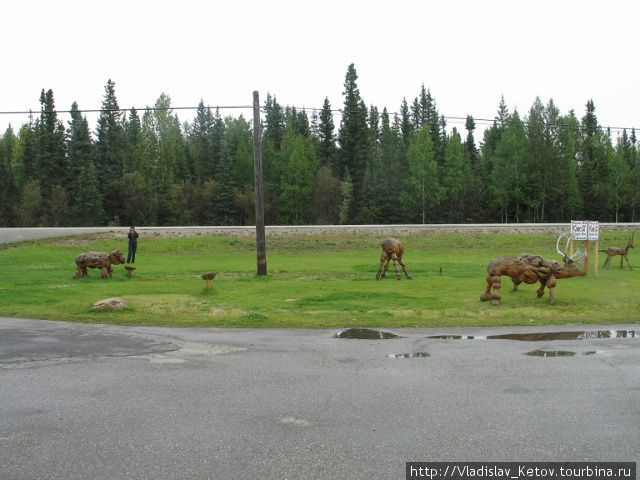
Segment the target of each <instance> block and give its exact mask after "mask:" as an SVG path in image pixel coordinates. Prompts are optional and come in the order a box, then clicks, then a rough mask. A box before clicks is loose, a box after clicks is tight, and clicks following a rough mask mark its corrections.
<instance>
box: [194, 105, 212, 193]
mask: <svg viewBox="0 0 640 480" xmlns="http://www.w3.org/2000/svg"><path fill="white" fill-rule="evenodd" d="M214 121H215V120H214V118H213V115H212V114H211V109H210V108H206V107H205V106H204V102H203V101H202V100H200V103H199V104H198V110H197V113H196V118H195V119H194V121H193V124H192V126H191V131H190V132H189V138H188V149H189V155H190V158H191V162H192V164H193V168H192V169H190V170H191V172H190V173H191V174H193V176H194V178H195V179H196V181H197V182H203V181H206V180H211V179H212V178H213V176H214V174H215V171H216V165H215V158H214V155H213V125H214Z"/></svg>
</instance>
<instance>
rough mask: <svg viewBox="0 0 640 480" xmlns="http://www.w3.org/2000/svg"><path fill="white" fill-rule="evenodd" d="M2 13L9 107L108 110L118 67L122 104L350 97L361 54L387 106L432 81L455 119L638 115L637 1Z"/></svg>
mask: <svg viewBox="0 0 640 480" xmlns="http://www.w3.org/2000/svg"><path fill="white" fill-rule="evenodd" d="M1 15H2V17H1V18H2V21H1V25H0V51H1V53H2V55H1V56H0V58H1V59H2V81H1V85H2V88H0V111H16V110H25V109H26V110H28V109H30V108H31V109H34V110H35V111H36V112H38V111H39V101H38V99H39V94H40V91H41V90H42V89H45V90H47V89H49V88H51V89H52V90H53V93H54V98H55V102H56V108H57V110H68V109H69V108H70V106H71V103H72V102H73V101H77V102H78V105H79V107H80V109H93V108H99V107H100V104H101V102H102V98H103V95H104V86H105V84H106V82H107V80H108V79H109V78H111V79H112V80H113V81H114V82H115V83H116V96H117V99H118V102H119V105H120V107H122V108H130V107H132V106H135V107H136V108H142V107H145V106H147V105H149V106H152V105H153V104H154V103H155V101H156V99H157V98H158V97H159V95H160V94H161V93H163V92H164V93H166V94H168V95H169V96H170V98H171V100H172V106H174V107H189V106H196V105H197V104H198V102H199V101H200V99H202V100H204V102H205V104H209V105H212V106H213V105H250V104H251V102H252V92H253V90H258V91H259V92H260V95H261V100H262V101H263V102H264V99H265V98H266V94H267V92H271V93H272V94H275V95H276V96H277V99H278V102H279V103H280V104H281V105H283V106H284V105H292V106H293V105H295V106H296V107H300V108H302V107H321V106H322V102H323V100H324V98H325V97H328V98H329V101H330V102H331V105H332V107H333V108H341V107H342V104H343V98H342V90H343V82H344V77H345V73H346V70H347V66H348V65H349V64H350V63H354V64H355V66H356V70H357V72H358V76H359V78H358V86H359V88H360V93H361V95H362V97H363V99H364V101H365V103H366V104H367V106H370V105H376V106H378V107H379V108H380V109H382V108H383V107H387V108H388V109H389V111H391V112H395V111H398V108H399V105H400V103H401V101H402V99H403V98H404V97H406V98H407V101H408V102H409V103H411V101H412V100H413V98H414V97H416V96H417V95H418V93H419V91H420V87H421V85H422V84H423V83H424V85H425V86H426V88H428V89H430V91H431V93H432V95H433V97H434V98H435V100H436V106H437V108H438V110H439V112H440V113H441V114H443V115H445V116H447V117H465V116H466V115H469V114H470V115H473V116H474V117H475V118H478V119H480V118H493V117H494V116H495V114H496V110H497V107H498V104H499V102H500V96H501V95H504V98H505V101H506V103H507V106H508V107H509V110H510V111H513V110H514V109H515V108H517V109H518V111H519V112H520V113H521V114H522V115H524V114H526V113H527V112H528V110H529V108H530V107H531V105H532V104H533V102H534V100H535V98H536V96H539V97H540V98H541V99H542V101H543V102H544V103H545V104H546V103H547V102H548V101H549V99H553V100H554V102H555V104H556V106H557V107H558V108H559V109H560V111H561V113H563V114H564V113H567V112H568V111H569V110H571V109H574V110H575V111H576V114H577V115H578V117H579V118H581V117H582V116H583V115H584V110H585V104H586V102H587V100H589V99H593V100H594V102H595V106H596V114H597V116H598V120H599V122H600V124H601V125H603V126H612V127H629V128H630V127H636V128H638V127H640V98H639V96H638V85H639V83H640V82H639V80H640V78H639V77H640V76H639V75H638V74H639V73H640V63H639V58H638V57H639V55H638V47H639V42H638V35H637V33H636V32H638V31H639V30H640V28H639V26H640V2H638V1H637V0H628V1H627V0H610V1H606V2H605V1H602V0H600V1H592V0H554V1H549V0H537V1H527V2H525V1H518V0H508V1H507V0H505V1H501V0H500V1H498V0H496V1H492V0H469V1H467V0H458V1H456V0H440V1H437V2H436V1H427V0H423V1H403V0H394V1H389V0H387V1H377V0H367V1H360V0H357V1H350V0H339V1H334V0H323V1H319V2H308V1H304V0H297V1H284V0H269V1H266V0H265V1H242V0H226V1H214V0H211V1H194V0H180V1H170V2H169V1H162V0H160V1H158V0H155V1H146V0H144V1H139V0H128V1H122V0H111V1H109V2H95V1H91V0H79V1H75V0H74V1H70V0H59V1H56V2H53V1H50V0H42V1H41V0H20V1H15V0H11V1H9V2H5V3H3V6H2V13H1ZM229 113H232V112H229V111H226V112H223V115H226V114H229ZM233 113H234V114H236V112H233ZM179 115H180V118H181V119H182V120H191V119H192V118H193V116H194V112H190V111H189V112H180V113H179ZM245 116H246V117H248V118H251V112H250V111H247V112H246V113H245ZM60 118H61V119H62V120H63V121H64V122H65V125H67V121H68V120H69V118H68V116H66V115H62V114H61V115H60ZM89 118H90V119H91V117H89ZM26 121H27V118H26V116H24V115H22V116H17V115H0V128H1V129H2V130H1V131H2V132H3V131H4V129H5V128H6V126H7V125H8V124H9V123H11V124H12V125H13V126H14V128H16V129H17V127H18V126H19V125H21V124H22V123H25V122H26ZM455 125H456V124H455V122H454V121H453V120H451V121H449V126H455ZM457 126H458V128H459V129H461V130H462V129H464V123H462V124H458V125H457ZM478 140H480V139H478Z"/></svg>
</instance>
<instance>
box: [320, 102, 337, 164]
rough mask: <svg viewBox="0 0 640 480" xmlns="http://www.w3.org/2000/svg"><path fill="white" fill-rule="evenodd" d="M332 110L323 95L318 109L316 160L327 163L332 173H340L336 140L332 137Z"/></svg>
mask: <svg viewBox="0 0 640 480" xmlns="http://www.w3.org/2000/svg"><path fill="white" fill-rule="evenodd" d="M334 128H335V127H334V123H333V112H332V111H331V104H330V103H329V99H328V98H327V97H325V99H324V103H323V104H322V110H321V111H320V124H319V125H318V135H319V139H318V140H319V142H318V160H319V161H320V164H321V165H328V166H329V167H330V168H331V169H332V170H333V173H334V175H336V174H338V175H339V174H340V172H339V171H337V168H336V160H335V157H336V140H335V137H334V133H333V132H334Z"/></svg>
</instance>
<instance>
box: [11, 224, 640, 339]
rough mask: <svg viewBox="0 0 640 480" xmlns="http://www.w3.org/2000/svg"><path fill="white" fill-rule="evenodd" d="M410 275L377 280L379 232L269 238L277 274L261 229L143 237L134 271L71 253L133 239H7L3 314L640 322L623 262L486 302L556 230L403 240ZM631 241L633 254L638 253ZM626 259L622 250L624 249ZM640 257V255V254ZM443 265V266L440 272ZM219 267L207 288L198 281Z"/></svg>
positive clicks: (251, 320) (339, 321)
mask: <svg viewBox="0 0 640 480" xmlns="http://www.w3.org/2000/svg"><path fill="white" fill-rule="evenodd" d="M627 237H628V235H627V234H626V233H624V232H623V233H607V232H601V240H600V245H601V248H605V247H606V246H609V245H620V246H624V245H625V243H626V239H627ZM400 238H401V240H402V242H403V243H404V244H405V247H406V252H405V258H404V260H405V263H406V264H407V268H408V270H409V273H411V275H413V277H414V278H413V280H406V279H404V278H403V280H402V281H399V282H398V281H397V280H396V279H395V275H394V274H393V266H391V267H390V272H389V274H388V275H387V278H385V279H381V280H380V281H376V279H375V274H376V270H377V267H378V261H379V257H380V248H379V246H378V242H379V238H378V237H375V236H372V235H355V234H354V235H314V236H307V235H302V236H272V237H268V238H267V263H268V271H269V274H268V276H267V277H258V276H256V275H255V272H256V254H255V241H254V239H253V238H245V237H228V236H222V235H214V236H196V237H181V238H160V237H154V238H141V239H140V243H139V248H138V254H137V257H136V258H137V260H136V264H135V266H136V267H137V269H136V271H135V273H134V275H133V277H129V276H128V275H127V273H126V272H125V270H124V268H123V266H121V265H117V266H114V275H113V278H111V279H106V280H102V279H101V278H100V272H99V271H98V270H89V274H90V277H88V278H81V279H77V280H73V279H72V277H73V274H74V271H75V264H74V258H75V256H76V255H78V254H79V253H83V252H86V251H89V250H99V251H111V250H113V249H116V248H120V249H122V250H123V251H124V253H125V256H126V239H125V240H124V241H123V240H122V239H99V238H98V237H92V236H82V237H69V238H64V239H52V240H47V241H37V242H23V243H18V244H10V245H0V315H2V316H14V317H26V318H39V319H52V320H69V321H81V322H99V323H117V324H129V325H134V324H135V325H172V326H224V327H305V328H306V327H311V328H317V327H327V328H340V327H349V326H384V327H410V326H422V327H436V326H491V325H543V324H564V323H631V322H640V299H639V298H638V292H639V291H640V271H638V270H629V269H628V268H625V269H623V270H621V269H620V268H619V267H618V265H619V261H618V260H614V261H613V262H612V265H613V266H612V268H609V269H607V270H604V269H602V262H603V261H604V256H603V254H600V261H599V263H600V268H599V272H598V276H597V277H595V276H594V275H593V271H591V272H590V274H589V276H588V277H576V278H570V279H564V280H559V281H558V286H557V288H556V304H555V305H549V304H548V300H549V296H548V295H549V294H548V291H547V292H546V293H545V295H544V297H542V298H541V299H537V298H536V293H535V291H536V289H537V288H538V286H537V285H521V286H520V287H519V289H518V291H515V292H514V291H512V290H511V288H512V284H511V280H510V279H509V278H507V277H503V288H502V297H503V298H502V302H501V305H500V306H497V307H496V306H492V305H491V304H490V303H489V302H481V301H480V294H481V293H482V291H483V289H484V288H485V285H486V283H485V272H486V266H487V264H488V263H489V261H490V260H491V259H492V258H493V257H496V256H507V255H508V256H517V255H519V254H520V253H524V252H527V253H536V254H541V255H543V256H546V257H547V258H550V259H559V256H558V255H557V254H556V253H555V237H554V236H550V235H515V234H514V235H507V234H477V235H463V234H438V233H428V234H421V235H410V236H404V237H400ZM633 253H634V252H633V250H632V251H631V255H630V260H631V263H632V264H634V263H638V262H634V255H633ZM617 258H619V257H617ZM639 266H640V263H639ZM440 268H442V275H439V271H440ZM211 271H215V272H217V273H218V276H217V278H216V279H215V280H213V282H212V284H211V285H212V286H211V288H210V289H206V288H205V282H204V281H203V280H202V279H201V278H200V275H202V274H203V273H208V272H211ZM112 296H120V297H123V298H124V299H125V300H126V301H127V302H128V307H127V308H126V309H125V310H124V311H121V312H94V311H92V310H91V307H92V305H93V303H94V302H95V301H97V300H100V299H104V298H107V297H112Z"/></svg>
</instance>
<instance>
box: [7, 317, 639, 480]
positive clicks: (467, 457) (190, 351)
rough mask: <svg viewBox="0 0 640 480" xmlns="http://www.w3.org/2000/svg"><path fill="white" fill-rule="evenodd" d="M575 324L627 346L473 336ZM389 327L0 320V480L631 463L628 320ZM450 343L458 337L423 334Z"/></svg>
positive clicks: (305, 475) (632, 345)
mask: <svg viewBox="0 0 640 480" xmlns="http://www.w3.org/2000/svg"><path fill="white" fill-rule="evenodd" d="M582 330H588V331H596V330H600V331H612V330H613V331H616V332H618V334H620V332H621V331H625V332H628V336H627V337H626V338H588V339H570V337H571V336H572V335H560V337H561V338H562V339H561V340H551V341H549V340H543V339H542V338H543V337H540V336H538V337H536V338H537V339H530V340H529V341H518V340H512V339H490V338H486V337H487V336H490V335H492V334H509V333H540V332H559V331H582ZM389 331H392V332H393V333H396V334H398V335H400V336H401V338H397V339H384V340H383V339H377V340H359V339H341V338H334V334H336V333H337V331H329V330H271V329H269V330H254V329H242V330H234V329H209V328H207V329H192V328H188V329H174V328H155V327H154V328H151V327H118V326H108V325H86V324H71V323H62V322H47V321H39V320H19V319H11V318H0V478H1V479H3V480H5V479H29V480H31V479H40V478H46V479H65V480H68V479H115V478H118V479H120V478H127V479H182V478H185V479H200V478H211V479H231V478H234V479H235V478H259V479H279V480H283V479H403V478H405V477H404V475H405V462H407V461H425V462H427V461H428V462H435V461H627V462H638V461H640V422H639V421H638V418H639V417H640V325H607V326H588V327H585V326H576V325H572V326H551V327H531V328H525V327H510V328H508V329H501V328H475V329H433V330H431V329H391V330H389ZM451 334H458V335H464V336H473V337H474V338H473V339H469V338H462V339H453V338H428V337H430V336H433V335H451ZM630 335H634V337H630ZM588 336H589V335H588ZM590 336H592V337H596V335H590ZM478 337H480V338H478ZM536 350H543V351H546V352H572V353H574V354H575V355H574V356H553V357H539V356H529V355H526V353H527V352H533V351H536ZM405 354H421V355H423V356H418V357H415V358H406V357H405ZM427 354H428V355H429V356H426V355H427ZM566 355H568V354H566ZM394 357H398V358H394Z"/></svg>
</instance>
